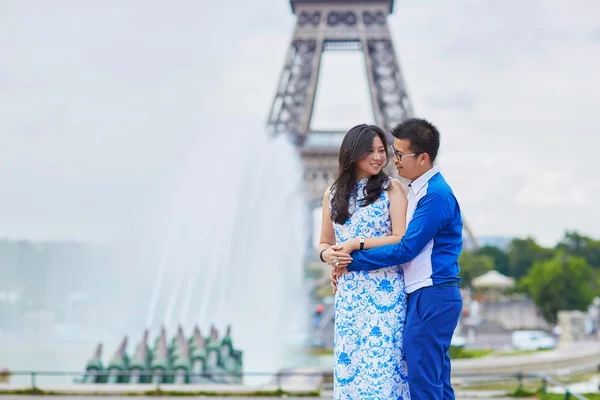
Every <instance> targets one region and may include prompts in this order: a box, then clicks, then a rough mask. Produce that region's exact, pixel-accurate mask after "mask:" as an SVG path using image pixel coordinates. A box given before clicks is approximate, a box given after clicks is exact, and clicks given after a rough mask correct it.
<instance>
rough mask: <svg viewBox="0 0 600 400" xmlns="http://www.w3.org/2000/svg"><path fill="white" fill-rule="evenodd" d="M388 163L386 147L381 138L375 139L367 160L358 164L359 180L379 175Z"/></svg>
mask: <svg viewBox="0 0 600 400" xmlns="http://www.w3.org/2000/svg"><path fill="white" fill-rule="evenodd" d="M385 162H386V154H385V147H384V146H383V142H382V141H381V138H380V137H379V136H375V137H374V138H373V144H372V146H371V150H370V151H369V152H367V153H366V154H365V158H363V159H362V160H360V161H357V162H356V176H357V178H358V179H362V178H368V177H370V176H373V175H377V174H378V173H379V171H381V169H382V168H383V167H384V165H385Z"/></svg>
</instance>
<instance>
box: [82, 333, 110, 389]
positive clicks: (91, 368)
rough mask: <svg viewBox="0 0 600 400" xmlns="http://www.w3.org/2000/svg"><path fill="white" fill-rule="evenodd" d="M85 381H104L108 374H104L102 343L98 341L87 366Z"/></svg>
mask: <svg viewBox="0 0 600 400" xmlns="http://www.w3.org/2000/svg"><path fill="white" fill-rule="evenodd" d="M85 372H86V373H85V376H84V377H83V382H84V383H104V382H106V375H105V374H104V365H103V364H102V343H98V346H96V350H95V351H94V354H93V355H92V357H91V358H90V359H89V360H88V362H87V364H86V366H85Z"/></svg>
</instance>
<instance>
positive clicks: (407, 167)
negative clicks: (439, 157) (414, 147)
mask: <svg viewBox="0 0 600 400" xmlns="http://www.w3.org/2000/svg"><path fill="white" fill-rule="evenodd" d="M393 147H394V164H395V165H396V168H397V169H398V175H400V176H401V177H403V178H406V179H409V180H411V181H413V180H415V179H417V178H418V177H419V176H421V175H423V173H424V168H423V164H422V162H423V154H415V152H414V151H411V150H410V141H408V140H406V139H394V144H393Z"/></svg>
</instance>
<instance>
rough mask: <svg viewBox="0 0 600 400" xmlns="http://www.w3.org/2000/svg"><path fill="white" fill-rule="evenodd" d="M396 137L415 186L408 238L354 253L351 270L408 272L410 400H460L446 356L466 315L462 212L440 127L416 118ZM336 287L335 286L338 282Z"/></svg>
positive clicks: (400, 160) (401, 168)
mask: <svg viewBox="0 0 600 400" xmlns="http://www.w3.org/2000/svg"><path fill="white" fill-rule="evenodd" d="M392 135H394V138H395V139H394V144H393V145H392V150H393V152H394V163H395V164H396V168H397V169H398V173H399V175H400V176H402V177H404V178H407V179H409V180H410V181H411V183H410V185H409V188H408V209H407V215H406V220H407V223H408V226H407V229H406V234H405V235H404V237H403V238H402V240H401V241H400V242H399V243H397V244H390V245H385V246H381V247H377V248H373V249H370V250H362V251H356V252H353V253H352V254H351V257H352V260H353V261H352V262H351V263H350V264H349V265H348V267H347V269H348V270H349V271H368V270H374V269H378V268H383V267H389V266H390V265H399V264H403V266H402V267H403V270H404V281H405V291H406V293H407V296H408V311H407V317H406V325H405V328H404V351H405V353H406V359H407V364H408V382H409V386H410V392H411V397H412V398H413V399H419V400H441V399H444V400H448V399H454V390H453V389H452V385H451V383H450V356H449V354H448V350H449V349H450V341H451V339H452V335H453V333H454V329H456V325H457V323H458V318H459V316H460V313H461V310H462V296H461V293H460V289H459V281H460V278H459V277H458V273H459V271H460V268H459V266H458V256H459V255H460V252H461V249H462V227H463V224H462V218H461V214H460V208H459V206H458V202H457V201H456V198H455V197H454V194H453V193H452V189H450V186H448V184H447V183H446V181H445V180H444V178H443V177H442V174H441V173H440V172H439V170H438V168H437V167H436V166H434V161H435V159H436V157H437V154H438V149H439V145H440V134H439V132H438V130H437V129H436V127H435V126H434V125H433V124H431V123H430V122H428V121H426V120H423V119H417V118H411V119H408V120H406V121H404V122H402V123H401V124H399V125H398V126H396V127H395V128H394V129H393V130H392ZM365 240H366V241H368V240H369V239H365ZM341 272H343V271H336V272H335V273H338V274H339V273H341ZM332 284H333V285H335V284H336V279H335V274H332Z"/></svg>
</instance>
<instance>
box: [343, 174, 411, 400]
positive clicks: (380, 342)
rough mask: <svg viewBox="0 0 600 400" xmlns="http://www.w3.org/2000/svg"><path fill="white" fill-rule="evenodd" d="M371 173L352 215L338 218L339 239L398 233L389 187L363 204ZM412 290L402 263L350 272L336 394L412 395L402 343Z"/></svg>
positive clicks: (385, 398) (357, 397) (359, 397)
mask: <svg viewBox="0 0 600 400" xmlns="http://www.w3.org/2000/svg"><path fill="white" fill-rule="evenodd" d="M367 180H368V178H365V179H361V180H360V181H359V182H358V183H357V187H356V191H355V193H356V195H354V196H352V197H351V199H350V206H349V211H350V218H349V219H348V220H347V221H346V223H345V224H344V225H340V224H336V223H334V230H335V237H336V240H337V242H338V243H343V242H345V241H346V240H348V239H350V238H354V237H365V238H369V237H378V236H388V235H390V234H391V233H392V221H391V218H390V199H389V196H388V192H387V191H385V190H384V191H383V192H382V193H381V196H380V197H379V199H377V200H376V201H375V202H374V203H373V204H371V205H368V206H366V207H357V206H356V201H357V199H360V198H362V197H363V189H364V188H365V185H366V183H367ZM405 320H406V295H405V294H404V277H403V274H402V267H401V266H390V267H388V268H381V269H378V270H375V271H370V272H367V271H359V272H347V273H346V274H344V275H343V276H342V277H341V278H340V279H339V280H338V290H337V293H336V296H335V337H334V389H333V393H334V396H333V397H334V399H335V400H350V399H352V400H366V399H370V400H379V399H381V400H390V399H410V393H409V390H408V382H407V370H406V358H405V356H404V349H403V347H402V342H403V341H402V337H403V333H404V322H405Z"/></svg>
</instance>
